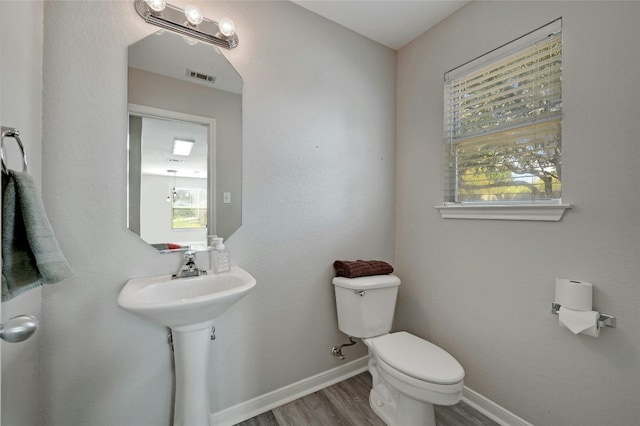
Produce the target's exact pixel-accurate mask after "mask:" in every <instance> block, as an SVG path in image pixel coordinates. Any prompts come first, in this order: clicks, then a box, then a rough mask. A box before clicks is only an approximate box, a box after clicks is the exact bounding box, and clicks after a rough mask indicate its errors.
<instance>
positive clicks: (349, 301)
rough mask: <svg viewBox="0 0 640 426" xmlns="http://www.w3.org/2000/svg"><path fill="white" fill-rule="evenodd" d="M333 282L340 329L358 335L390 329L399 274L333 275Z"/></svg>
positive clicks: (362, 336)
mask: <svg viewBox="0 0 640 426" xmlns="http://www.w3.org/2000/svg"><path fill="white" fill-rule="evenodd" d="M333 284H334V285H335V290H336V307H337V311H338V328H339V329H340V331H342V332H343V333H344V334H346V335H347V336H352V337H360V338H366V337H374V336H380V335H382V334H386V333H388V332H389V331H391V325H392V324H393V314H394V311H395V309H396V297H397V295H398V286H399V285H400V278H398V277H396V276H395V275H393V274H388V275H372V276H369V277H359V278H344V277H335V278H334V279H333Z"/></svg>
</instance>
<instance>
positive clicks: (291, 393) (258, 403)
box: [210, 356, 369, 426]
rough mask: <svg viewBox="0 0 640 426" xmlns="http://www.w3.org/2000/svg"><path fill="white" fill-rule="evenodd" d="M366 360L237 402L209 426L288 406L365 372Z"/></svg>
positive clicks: (215, 415)
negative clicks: (294, 401)
mask: <svg viewBox="0 0 640 426" xmlns="http://www.w3.org/2000/svg"><path fill="white" fill-rule="evenodd" d="M368 361H369V357H368V356H364V357H362V358H358V359H356V360H354V361H351V362H349V363H347V364H344V365H341V366H339V367H336V368H333V369H331V370H328V371H325V372H323V373H320V374H316V375H315V376H312V377H309V378H307V379H304V380H300V381H299V382H296V383H292V384H290V385H288V386H285V387H283V388H280V389H276V390H274V391H272V392H269V393H267V394H264V395H261V396H258V397H256V398H253V399H251V400H249V401H245V402H241V403H240V404H237V405H234V406H233V407H229V408H226V409H224V410H221V411H218V412H216V413H212V414H211V422H210V424H211V425H215V426H232V425H235V424H238V423H240V422H243V421H245V420H248V419H250V418H252V417H255V416H257V415H258V414H262V413H264V412H267V411H269V410H272V409H274V408H276V407H279V406H281V405H284V404H286V403H288V402H291V401H293V400H296V399H298V398H302V397H303V396H306V395H309V394H311V393H313V392H317V391H319V390H320V389H324V388H326V387H328V386H331V385H333V384H336V383H338V382H341V381H343V380H346V379H348V378H349V377H353V376H356V375H358V374H360V373H363V372H365V371H367V363H368Z"/></svg>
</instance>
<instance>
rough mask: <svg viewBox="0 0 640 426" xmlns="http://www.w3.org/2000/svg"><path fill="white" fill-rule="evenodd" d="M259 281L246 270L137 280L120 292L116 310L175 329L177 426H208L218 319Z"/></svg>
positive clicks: (175, 417) (174, 421) (175, 420)
mask: <svg viewBox="0 0 640 426" xmlns="http://www.w3.org/2000/svg"><path fill="white" fill-rule="evenodd" d="M255 285H256V280H255V278H253V277H252V276H251V274H249V273H248V272H247V271H245V270H244V269H242V268H240V267H237V266H234V267H232V268H231V271H229V272H225V273H222V274H213V273H212V271H209V274H207V275H200V276H198V277H192V278H179V279H171V275H161V276H157V277H146V278H135V279H132V280H129V281H128V282H127V283H126V284H125V286H124V287H123V288H122V290H121V291H120V296H119V297H118V305H120V307H121V308H123V309H125V310H127V311H129V312H132V313H134V314H137V315H140V316H142V317H144V318H146V319H149V320H151V321H153V322H156V323H158V324H161V325H164V326H167V327H170V328H171V332H172V334H173V348H174V358H175V366H176V398H175V410H174V420H173V424H174V426H209V419H210V413H209V392H208V387H207V381H206V379H207V363H208V360H209V343H210V335H211V327H212V326H213V322H214V320H215V318H216V317H218V316H219V315H220V314H222V313H223V312H225V311H226V310H227V309H229V308H230V307H231V306H232V305H233V304H235V303H236V302H237V301H238V300H240V299H241V298H242V297H244V296H245V295H246V294H247V293H249V291H251V289H252V288H253V287H255Z"/></svg>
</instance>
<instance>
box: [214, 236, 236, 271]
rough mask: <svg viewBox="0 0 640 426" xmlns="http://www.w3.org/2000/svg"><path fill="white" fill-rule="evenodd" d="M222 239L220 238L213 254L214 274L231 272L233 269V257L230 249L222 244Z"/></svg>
mask: <svg viewBox="0 0 640 426" xmlns="http://www.w3.org/2000/svg"><path fill="white" fill-rule="evenodd" d="M222 240H223V239H222V238H218V239H217V242H216V247H215V249H214V250H213V251H212V252H211V253H212V254H213V272H214V273H216V274H219V273H221V272H229V270H230V269H231V256H230V255H229V249H228V248H226V247H225V246H224V244H223V242H222Z"/></svg>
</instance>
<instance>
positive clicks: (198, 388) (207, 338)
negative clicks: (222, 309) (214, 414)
mask: <svg viewBox="0 0 640 426" xmlns="http://www.w3.org/2000/svg"><path fill="white" fill-rule="evenodd" d="M211 327H212V324H209V325H208V326H206V327H204V328H200V329H196V330H192V329H191V328H192V327H178V328H179V329H178V330H175V329H172V330H171V333H172V335H173V356H174V359H175V368H176V400H175V409H174V414H173V426H209V419H210V416H211V415H210V413H209V386H208V383H207V377H208V375H207V366H208V363H209V345H210V344H211ZM184 329H188V331H184Z"/></svg>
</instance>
